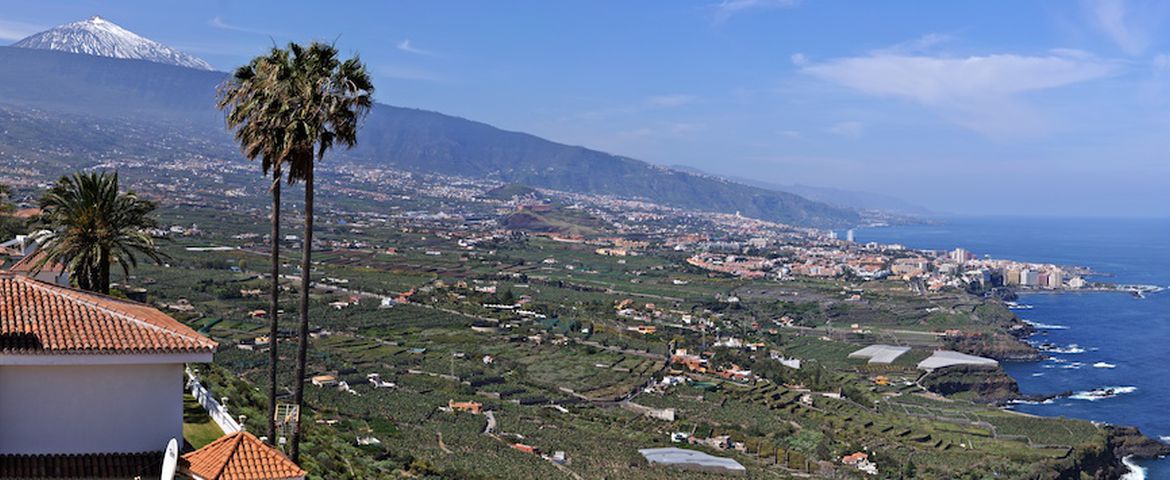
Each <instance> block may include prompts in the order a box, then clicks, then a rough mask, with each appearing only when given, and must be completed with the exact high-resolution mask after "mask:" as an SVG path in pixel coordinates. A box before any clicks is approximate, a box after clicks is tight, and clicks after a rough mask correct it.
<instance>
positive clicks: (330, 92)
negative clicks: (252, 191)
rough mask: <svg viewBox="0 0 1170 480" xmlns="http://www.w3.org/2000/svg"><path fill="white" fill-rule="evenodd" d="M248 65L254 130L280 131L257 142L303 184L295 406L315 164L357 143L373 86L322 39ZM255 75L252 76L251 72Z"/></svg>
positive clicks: (305, 326) (300, 393) (297, 435)
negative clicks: (338, 147)
mask: <svg viewBox="0 0 1170 480" xmlns="http://www.w3.org/2000/svg"><path fill="white" fill-rule="evenodd" d="M253 65H261V66H262V68H259V69H257V68H253V71H252V72H251V73H249V72H244V75H243V78H244V80H248V79H250V78H259V80H257V81H256V86H257V89H259V90H260V92H258V93H255V94H254V96H250V97H248V100H247V101H248V102H254V103H255V105H256V106H257V110H256V112H257V113H256V118H257V120H256V122H255V123H256V128H257V130H258V131H260V132H264V133H265V134H267V133H271V132H273V131H279V132H280V133H279V135H276V136H277V137H279V138H273V139H271V140H263V141H261V142H262V143H258V144H255V145H258V146H256V147H254V148H256V151H258V152H260V153H264V152H266V151H267V150H266V149H267V148H269V147H271V148H273V150H272V152H273V155H272V157H271V158H272V159H274V160H276V161H277V162H276V163H277V164H278V165H284V166H286V167H287V174H288V181H289V182H290V183H295V182H304V184H305V205H304V209H305V223H304V235H303V238H302V239H301V242H302V252H301V278H300V280H301V286H300V302H299V310H300V312H299V313H300V328H299V329H298V338H299V343H298V346H297V364H296V375H295V377H296V378H295V382H296V383H295V384H294V385H293V401H294V402H295V403H296V404H297V406H298V407H303V406H304V388H305V364H306V356H307V354H308V345H309V289H310V288H311V287H312V282H311V270H312V247H313V195H314V194H313V189H314V186H315V185H314V173H315V169H316V168H315V167H316V163H317V162H319V161H321V160H322V159H324V157H325V153H326V152H328V151H329V150H331V149H333V147H334V146H335V145H343V146H345V147H346V148H351V147H353V146H354V145H355V144H356V143H357V131H358V128H359V124H360V122H361V120H362V119H363V118H364V117H365V115H366V114H368V113H369V111H370V108H371V107H372V106H373V92H374V85H373V83H372V82H371V81H370V75H369V73H367V72H366V68H365V65H363V64H362V62H361V60H359V59H358V58H357V57H354V58H351V59H348V60H340V59H338V52H337V49H336V48H335V47H333V46H332V45H328V44H324V43H319V42H313V43H311V44H310V45H309V46H307V47H306V46H302V45H299V44H296V43H290V44H289V45H288V47H287V48H286V49H283V50H281V49H273V50H272V51H271V52H270V53H269V54H268V55H266V56H263V57H259V58H257V59H256V60H254V61H253ZM237 73H240V72H237ZM253 74H254V75H255V77H252V76H251V75H253ZM241 125H243V124H241ZM249 138H253V137H251V136H249ZM265 138H267V137H266V136H265ZM253 140H256V139H255V138H253ZM241 145H244V148H245V152H247V151H248V145H249V143H248V142H243V141H241ZM265 158H268V155H265ZM299 411H300V409H298V415H299ZM300 440H301V422H300V419H299V418H298V419H297V422H296V427H295V428H294V430H293V436H292V439H291V441H290V442H289V443H290V447H289V456H290V457H291V458H292V460H293V461H294V462H295V461H299V459H300Z"/></svg>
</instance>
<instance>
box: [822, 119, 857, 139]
mask: <svg viewBox="0 0 1170 480" xmlns="http://www.w3.org/2000/svg"><path fill="white" fill-rule="evenodd" d="M825 131H827V132H829V133H831V134H833V135H840V136H842V137H850V138H857V137H860V136H861V134H862V132H864V131H865V124H864V123H861V122H857V121H852V120H851V121H847V122H840V123H837V124H834V125H832V126H830V127H829V128H827V129H826V130H825Z"/></svg>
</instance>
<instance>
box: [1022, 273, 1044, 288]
mask: <svg viewBox="0 0 1170 480" xmlns="http://www.w3.org/2000/svg"><path fill="white" fill-rule="evenodd" d="M1039 284H1040V275H1039V272H1035V271H1032V270H1028V269H1024V270H1021V271H1020V285H1024V286H1029V287H1035V286H1037V285H1039Z"/></svg>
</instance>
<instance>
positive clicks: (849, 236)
mask: <svg viewBox="0 0 1170 480" xmlns="http://www.w3.org/2000/svg"><path fill="white" fill-rule="evenodd" d="M845 241H846V242H852V241H853V229H852V228H850V229H849V230H846V231H845Z"/></svg>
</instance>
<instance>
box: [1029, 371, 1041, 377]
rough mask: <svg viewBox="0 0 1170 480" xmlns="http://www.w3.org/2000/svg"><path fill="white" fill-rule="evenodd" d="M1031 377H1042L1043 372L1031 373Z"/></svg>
mask: <svg viewBox="0 0 1170 480" xmlns="http://www.w3.org/2000/svg"><path fill="white" fill-rule="evenodd" d="M1032 376H1033V377H1043V376H1044V372H1036V373H1033V374H1032Z"/></svg>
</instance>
